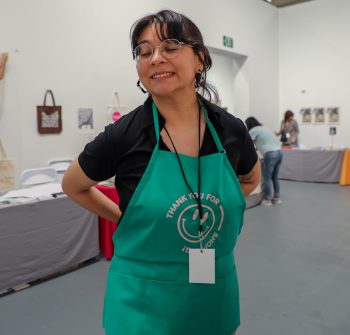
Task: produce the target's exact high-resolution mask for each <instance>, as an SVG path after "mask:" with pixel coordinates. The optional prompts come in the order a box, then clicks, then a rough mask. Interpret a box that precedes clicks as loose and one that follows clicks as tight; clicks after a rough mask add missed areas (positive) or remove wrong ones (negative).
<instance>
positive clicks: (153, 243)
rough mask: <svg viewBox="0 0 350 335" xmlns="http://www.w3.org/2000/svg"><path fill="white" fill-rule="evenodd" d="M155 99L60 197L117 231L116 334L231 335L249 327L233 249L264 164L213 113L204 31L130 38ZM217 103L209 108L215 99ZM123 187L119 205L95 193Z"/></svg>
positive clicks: (71, 173)
mask: <svg viewBox="0 0 350 335" xmlns="http://www.w3.org/2000/svg"><path fill="white" fill-rule="evenodd" d="M131 46H132V53H133V58H134V60H135V65H136V70H137V74H138V76H139V81H138V82H137V86H138V87H139V88H141V89H142V91H143V92H146V93H147V92H148V97H147V99H146V101H145V103H144V104H143V105H142V106H139V107H137V108H136V109H135V110H133V111H131V112H130V113H128V114H127V115H125V116H123V117H121V118H120V119H119V120H118V121H117V122H115V123H113V124H110V125H108V126H107V127H106V128H105V131H104V132H102V133H101V134H99V135H98V136H97V137H96V138H95V139H94V140H93V141H92V142H90V143H89V144H87V145H86V147H85V149H84V151H83V152H82V153H81V154H80V155H79V158H78V159H76V160H75V161H74V162H73V163H72V165H71V166H70V167H69V169H68V170H67V172H66V174H65V176H64V178H63V183H62V187H63V190H64V192H66V194H67V195H68V196H70V197H71V198H72V199H73V200H74V201H76V202H77V203H78V204H80V205H81V206H83V207H86V208H87V209H89V210H90V211H92V212H94V213H96V214H97V215H99V216H101V217H105V218H107V219H108V220H112V221H114V222H118V228H117V230H116V233H115V235H114V237H113V241H114V243H115V249H114V250H115V252H114V256H113V258H112V261H111V266H110V271H109V274H108V279H107V290H106V296H105V304H104V317H103V324H104V328H105V331H106V334H107V335H141V334H142V335H213V334H215V335H232V334H233V333H234V332H235V331H236V329H237V327H238V326H239V324H240V317H239V314H240V312H239V294H238V282H237V273H236V267H235V262H234V253H233V251H234V247H235V244H236V241H237V238H238V235H239V233H240V231H241V227H242V223H243V214H244V209H245V196H247V195H249V194H250V193H251V192H252V191H253V190H254V189H255V188H256V186H257V185H258V183H259V182H260V165H259V162H258V159H257V155H256V151H255V148H254V144H253V141H252V140H251V138H250V136H249V134H248V131H247V129H246V127H245V126H244V123H243V122H242V121H241V120H239V119H237V118H236V117H235V116H233V115H231V114H229V113H227V112H225V111H224V110H223V109H222V108H220V107H218V106H216V105H215V104H213V103H211V102H210V91H208V85H207V82H206V73H207V71H208V70H209V68H210V67H211V64H212V60H211V57H210V54H209V51H208V49H207V47H206V46H205V45H204V42H203V37H202V34H201V32H200V31H199V29H198V27H197V26H196V25H195V24H194V23H193V22H192V21H191V20H190V19H189V18H187V17H186V16H184V15H182V14H179V13H176V12H174V11H170V10H163V11H160V12H158V13H155V14H152V15H148V16H145V17H143V18H141V19H140V20H138V21H137V22H136V23H135V24H134V25H133V27H132V29H131ZM205 97H207V98H205ZM112 176H115V185H116V188H117V190H118V195H119V198H120V204H119V206H117V205H116V204H114V203H113V202H112V201H110V200H109V199H108V198H106V197H105V196H104V195H103V194H102V193H101V192H99V191H98V190H97V189H96V188H95V187H94V186H95V185H96V184H97V183H98V182H99V181H103V180H106V179H109V178H111V177H112Z"/></svg>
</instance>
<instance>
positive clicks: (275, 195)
mask: <svg viewBox="0 0 350 335" xmlns="http://www.w3.org/2000/svg"><path fill="white" fill-rule="evenodd" d="M245 124H246V126H247V129H248V131H249V134H250V136H251V138H252V140H253V141H254V143H255V145H256V147H257V149H258V150H259V152H260V153H261V154H262V156H263V157H264V162H263V194H264V199H263V201H262V204H263V205H266V206H270V205H272V204H281V203H282V201H281V198H280V184H279V181H278V172H279V169H280V166H281V163H282V150H281V145H280V143H279V141H278V139H277V137H276V136H275V135H274V134H273V132H272V131H271V130H270V129H269V128H267V127H264V126H263V125H262V124H261V123H260V122H259V121H258V120H257V119H256V118H255V117H249V118H247V119H246V120H245ZM271 186H272V187H273V188H272V187H271Z"/></svg>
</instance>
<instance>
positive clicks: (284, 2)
mask: <svg viewBox="0 0 350 335" xmlns="http://www.w3.org/2000/svg"><path fill="white" fill-rule="evenodd" d="M265 1H266V0H265ZM308 1H313V0H271V1H268V2H271V5H274V6H276V7H286V6H291V5H296V4H299V3H303V2H308Z"/></svg>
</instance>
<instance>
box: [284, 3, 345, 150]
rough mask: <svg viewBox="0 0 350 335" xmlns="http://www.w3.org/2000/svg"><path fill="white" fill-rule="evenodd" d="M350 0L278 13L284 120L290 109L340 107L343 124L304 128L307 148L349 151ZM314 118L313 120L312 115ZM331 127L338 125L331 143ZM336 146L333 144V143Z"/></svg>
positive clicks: (296, 111)
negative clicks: (340, 148) (346, 148)
mask: <svg viewBox="0 0 350 335" xmlns="http://www.w3.org/2000/svg"><path fill="white" fill-rule="evenodd" d="M349 13H350V1H348V0H317V1H310V2H307V3H304V4H301V5H296V6H290V7H286V8H282V9H280V10H279V64H280V65H279V75H280V91H279V95H280V118H281V117H282V113H283V112H284V111H285V110H287V109H291V110H292V111H293V112H294V113H295V115H296V118H297V120H299V121H301V115H300V114H299V112H300V110H301V109H302V108H312V109H313V108H322V107H325V108H328V107H339V115H340V122H339V125H330V124H328V123H327V115H326V122H325V123H323V124H322V123H321V124H314V123H312V124H306V125H303V124H301V134H300V142H301V143H302V144H304V145H305V146H307V147H321V146H324V147H330V146H331V145H332V144H333V146H336V147H343V146H344V147H349V146H350V132H349V131H348V128H349V125H350V95H349V88H350V65H349V59H350V43H349V41H350V21H349ZM313 116H314V115H313ZM330 126H336V128H337V134H336V135H335V136H334V138H333V140H332V138H331V136H330V135H329V128H330ZM332 141H333V142H332Z"/></svg>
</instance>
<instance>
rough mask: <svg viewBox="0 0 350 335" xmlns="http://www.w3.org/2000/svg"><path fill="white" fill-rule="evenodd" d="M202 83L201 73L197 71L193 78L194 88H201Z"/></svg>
mask: <svg viewBox="0 0 350 335" xmlns="http://www.w3.org/2000/svg"><path fill="white" fill-rule="evenodd" d="M203 82H204V76H203V71H202V70H200V69H198V70H197V72H196V74H195V76H194V85H195V87H196V88H198V87H200V86H202V84H203Z"/></svg>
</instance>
